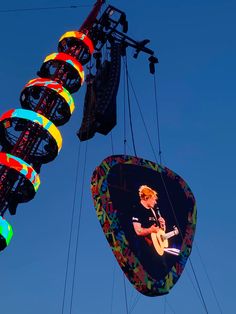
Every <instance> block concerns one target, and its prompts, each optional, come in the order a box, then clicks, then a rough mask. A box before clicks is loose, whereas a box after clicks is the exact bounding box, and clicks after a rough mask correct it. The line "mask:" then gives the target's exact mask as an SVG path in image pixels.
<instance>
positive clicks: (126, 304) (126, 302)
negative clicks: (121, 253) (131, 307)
mask: <svg viewBox="0 0 236 314" xmlns="http://www.w3.org/2000/svg"><path fill="white" fill-rule="evenodd" d="M123 283H124V294H125V309H126V314H129V311H128V300H127V289H126V281H125V274H124V273H123Z"/></svg>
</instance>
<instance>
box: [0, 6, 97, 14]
mask: <svg viewBox="0 0 236 314" xmlns="http://www.w3.org/2000/svg"><path fill="white" fill-rule="evenodd" d="M87 7H91V5H88V4H80V5H68V6H63V7H58V6H57V7H39V8H22V9H6V10H0V13H11V12H25V11H43V10H60V9H77V8H87Z"/></svg>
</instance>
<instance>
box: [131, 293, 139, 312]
mask: <svg viewBox="0 0 236 314" xmlns="http://www.w3.org/2000/svg"><path fill="white" fill-rule="evenodd" d="M140 298H141V294H138V293H137V295H136V297H135V299H134V302H133V305H132V306H131V307H130V310H129V313H130V314H131V313H132V312H133V310H134V308H135V306H136V305H137V304H138V302H139V300H140Z"/></svg>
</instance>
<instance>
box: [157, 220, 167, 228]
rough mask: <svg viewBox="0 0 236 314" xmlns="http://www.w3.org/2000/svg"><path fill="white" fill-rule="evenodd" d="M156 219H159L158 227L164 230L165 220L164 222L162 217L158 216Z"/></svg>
mask: <svg viewBox="0 0 236 314" xmlns="http://www.w3.org/2000/svg"><path fill="white" fill-rule="evenodd" d="M158 221H159V224H160V227H161V229H162V230H164V231H165V230H166V222H165V219H164V218H163V217H159V218H158Z"/></svg>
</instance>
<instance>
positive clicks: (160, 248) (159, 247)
mask: <svg viewBox="0 0 236 314" xmlns="http://www.w3.org/2000/svg"><path fill="white" fill-rule="evenodd" d="M151 238H152V243H153V245H154V247H155V249H156V251H157V253H158V254H159V255H163V254H164V248H167V247H168V240H167V239H166V237H165V232H164V231H163V230H162V229H159V231H158V232H157V233H154V232H153V233H151Z"/></svg>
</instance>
